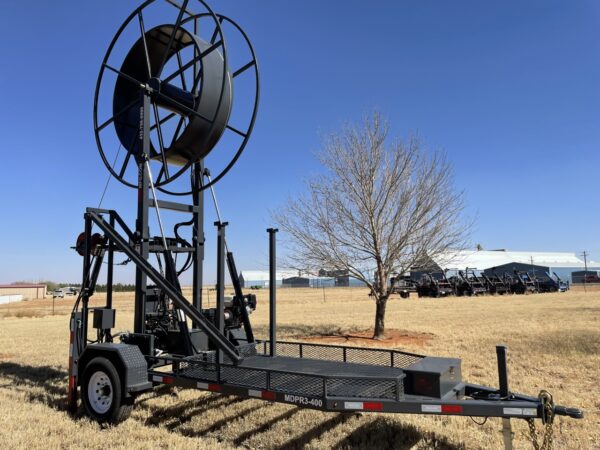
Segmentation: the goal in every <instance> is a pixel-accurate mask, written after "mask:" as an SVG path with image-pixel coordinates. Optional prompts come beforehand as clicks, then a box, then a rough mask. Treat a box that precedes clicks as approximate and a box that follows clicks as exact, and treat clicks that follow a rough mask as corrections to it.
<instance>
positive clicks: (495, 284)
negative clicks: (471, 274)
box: [481, 272, 510, 295]
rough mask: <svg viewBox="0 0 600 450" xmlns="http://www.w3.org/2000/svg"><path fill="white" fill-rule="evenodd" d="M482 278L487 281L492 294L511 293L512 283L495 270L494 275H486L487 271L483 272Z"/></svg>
mask: <svg viewBox="0 0 600 450" xmlns="http://www.w3.org/2000/svg"><path fill="white" fill-rule="evenodd" d="M481 278H482V279H483V281H484V282H485V285H486V287H487V290H488V292H489V293H490V294H497V295H505V294H510V283H508V282H507V281H506V279H504V278H502V277H500V276H498V275H497V274H496V273H495V272H494V274H493V275H486V273H485V272H482V273H481Z"/></svg>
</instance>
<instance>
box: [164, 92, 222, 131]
mask: <svg viewBox="0 0 600 450" xmlns="http://www.w3.org/2000/svg"><path fill="white" fill-rule="evenodd" d="M157 94H158V96H159V97H162V98H164V99H165V100H167V101H168V102H170V103H173V104H174V105H176V106H177V107H178V108H181V110H183V111H184V112H186V113H187V114H188V115H190V116H196V117H199V118H200V119H202V120H205V121H206V122H208V123H213V121H212V120H209V119H207V118H206V117H204V116H203V115H202V114H200V113H199V112H196V111H194V110H193V109H191V108H188V107H187V106H185V105H182V104H181V103H179V102H178V101H176V100H173V99H172V98H170V97H167V96H166V95H165V94H163V93H162V92H157Z"/></svg>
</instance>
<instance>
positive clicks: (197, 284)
mask: <svg viewBox="0 0 600 450" xmlns="http://www.w3.org/2000/svg"><path fill="white" fill-rule="evenodd" d="M193 170H194V185H193V188H194V194H192V195H193V201H194V208H196V210H195V212H194V215H193V230H192V247H193V250H194V253H193V258H194V262H193V265H192V284H193V286H192V305H194V306H195V307H196V309H197V310H198V311H202V282H203V267H202V265H203V263H204V190H203V189H201V187H202V172H204V164H203V163H202V162H198V163H196V164H194V169H193ZM194 326H195V324H194Z"/></svg>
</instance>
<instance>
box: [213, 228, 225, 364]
mask: <svg viewBox="0 0 600 450" xmlns="http://www.w3.org/2000/svg"><path fill="white" fill-rule="evenodd" d="M227 225H228V223H227V222H215V226H216V227H217V323H216V325H217V328H218V329H219V332H220V333H221V334H223V333H224V332H225V227H226V226H227ZM217 362H219V363H222V362H223V354H222V352H221V351H220V350H217Z"/></svg>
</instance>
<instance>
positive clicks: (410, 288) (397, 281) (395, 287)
mask: <svg viewBox="0 0 600 450" xmlns="http://www.w3.org/2000/svg"><path fill="white" fill-rule="evenodd" d="M390 284H391V293H392V294H398V295H399V296H400V298H409V297H410V294H414V293H416V292H418V291H417V289H418V288H417V283H415V282H414V281H413V280H412V279H411V278H410V277H406V276H402V275H396V276H392V277H391V278H390Z"/></svg>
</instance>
